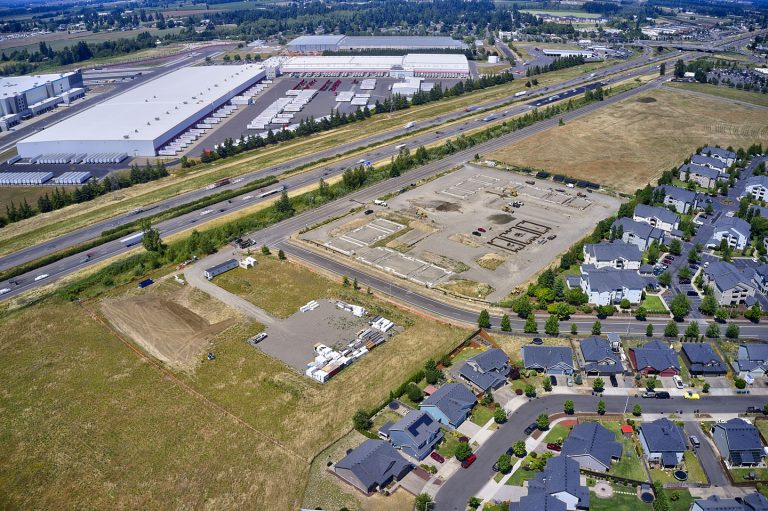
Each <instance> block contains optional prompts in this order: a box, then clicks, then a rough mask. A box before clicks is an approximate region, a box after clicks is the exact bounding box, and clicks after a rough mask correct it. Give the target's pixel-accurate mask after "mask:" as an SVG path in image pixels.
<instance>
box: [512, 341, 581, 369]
mask: <svg viewBox="0 0 768 511" xmlns="http://www.w3.org/2000/svg"><path fill="white" fill-rule="evenodd" d="M521 351H522V355H523V367H525V368H526V369H533V370H535V371H540V372H544V373H547V374H572V373H573V370H574V367H573V351H571V348H569V347H567V346H536V345H534V344H526V345H525V346H523V347H522V350H521Z"/></svg>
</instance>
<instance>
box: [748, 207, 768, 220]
mask: <svg viewBox="0 0 768 511" xmlns="http://www.w3.org/2000/svg"><path fill="white" fill-rule="evenodd" d="M747 213H748V214H749V215H752V216H753V217H756V216H761V217H763V218H768V208H766V207H765V206H760V205H759V204H752V205H751V206H749V209H748V210H747Z"/></svg>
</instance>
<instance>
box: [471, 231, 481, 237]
mask: <svg viewBox="0 0 768 511" xmlns="http://www.w3.org/2000/svg"><path fill="white" fill-rule="evenodd" d="M472 235H473V236H482V234H480V233H479V232H477V231H472Z"/></svg>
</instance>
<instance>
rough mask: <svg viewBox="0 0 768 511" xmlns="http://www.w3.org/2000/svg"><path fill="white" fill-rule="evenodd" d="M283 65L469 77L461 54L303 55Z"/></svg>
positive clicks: (286, 68) (298, 69)
mask: <svg viewBox="0 0 768 511" xmlns="http://www.w3.org/2000/svg"><path fill="white" fill-rule="evenodd" d="M280 67H281V70H282V72H283V73H356V72H359V73H386V74H389V75H390V76H393V77H396V78H402V77H406V76H423V75H430V74H432V75H460V76H462V77H464V76H469V63H468V62H467V57H466V56H464V55H463V54H459V53H442V54H421V53H410V54H408V55H387V56H369V55H360V56H336V55H333V56H302V57H291V58H289V59H287V60H286V61H285V62H283V64H282V65H281V66H280Z"/></svg>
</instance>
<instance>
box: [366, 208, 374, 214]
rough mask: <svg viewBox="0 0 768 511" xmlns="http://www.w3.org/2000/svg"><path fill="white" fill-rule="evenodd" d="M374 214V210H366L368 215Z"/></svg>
mask: <svg viewBox="0 0 768 511" xmlns="http://www.w3.org/2000/svg"><path fill="white" fill-rule="evenodd" d="M372 213H373V210H372V209H366V210H365V214H366V215H370V214H372Z"/></svg>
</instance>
